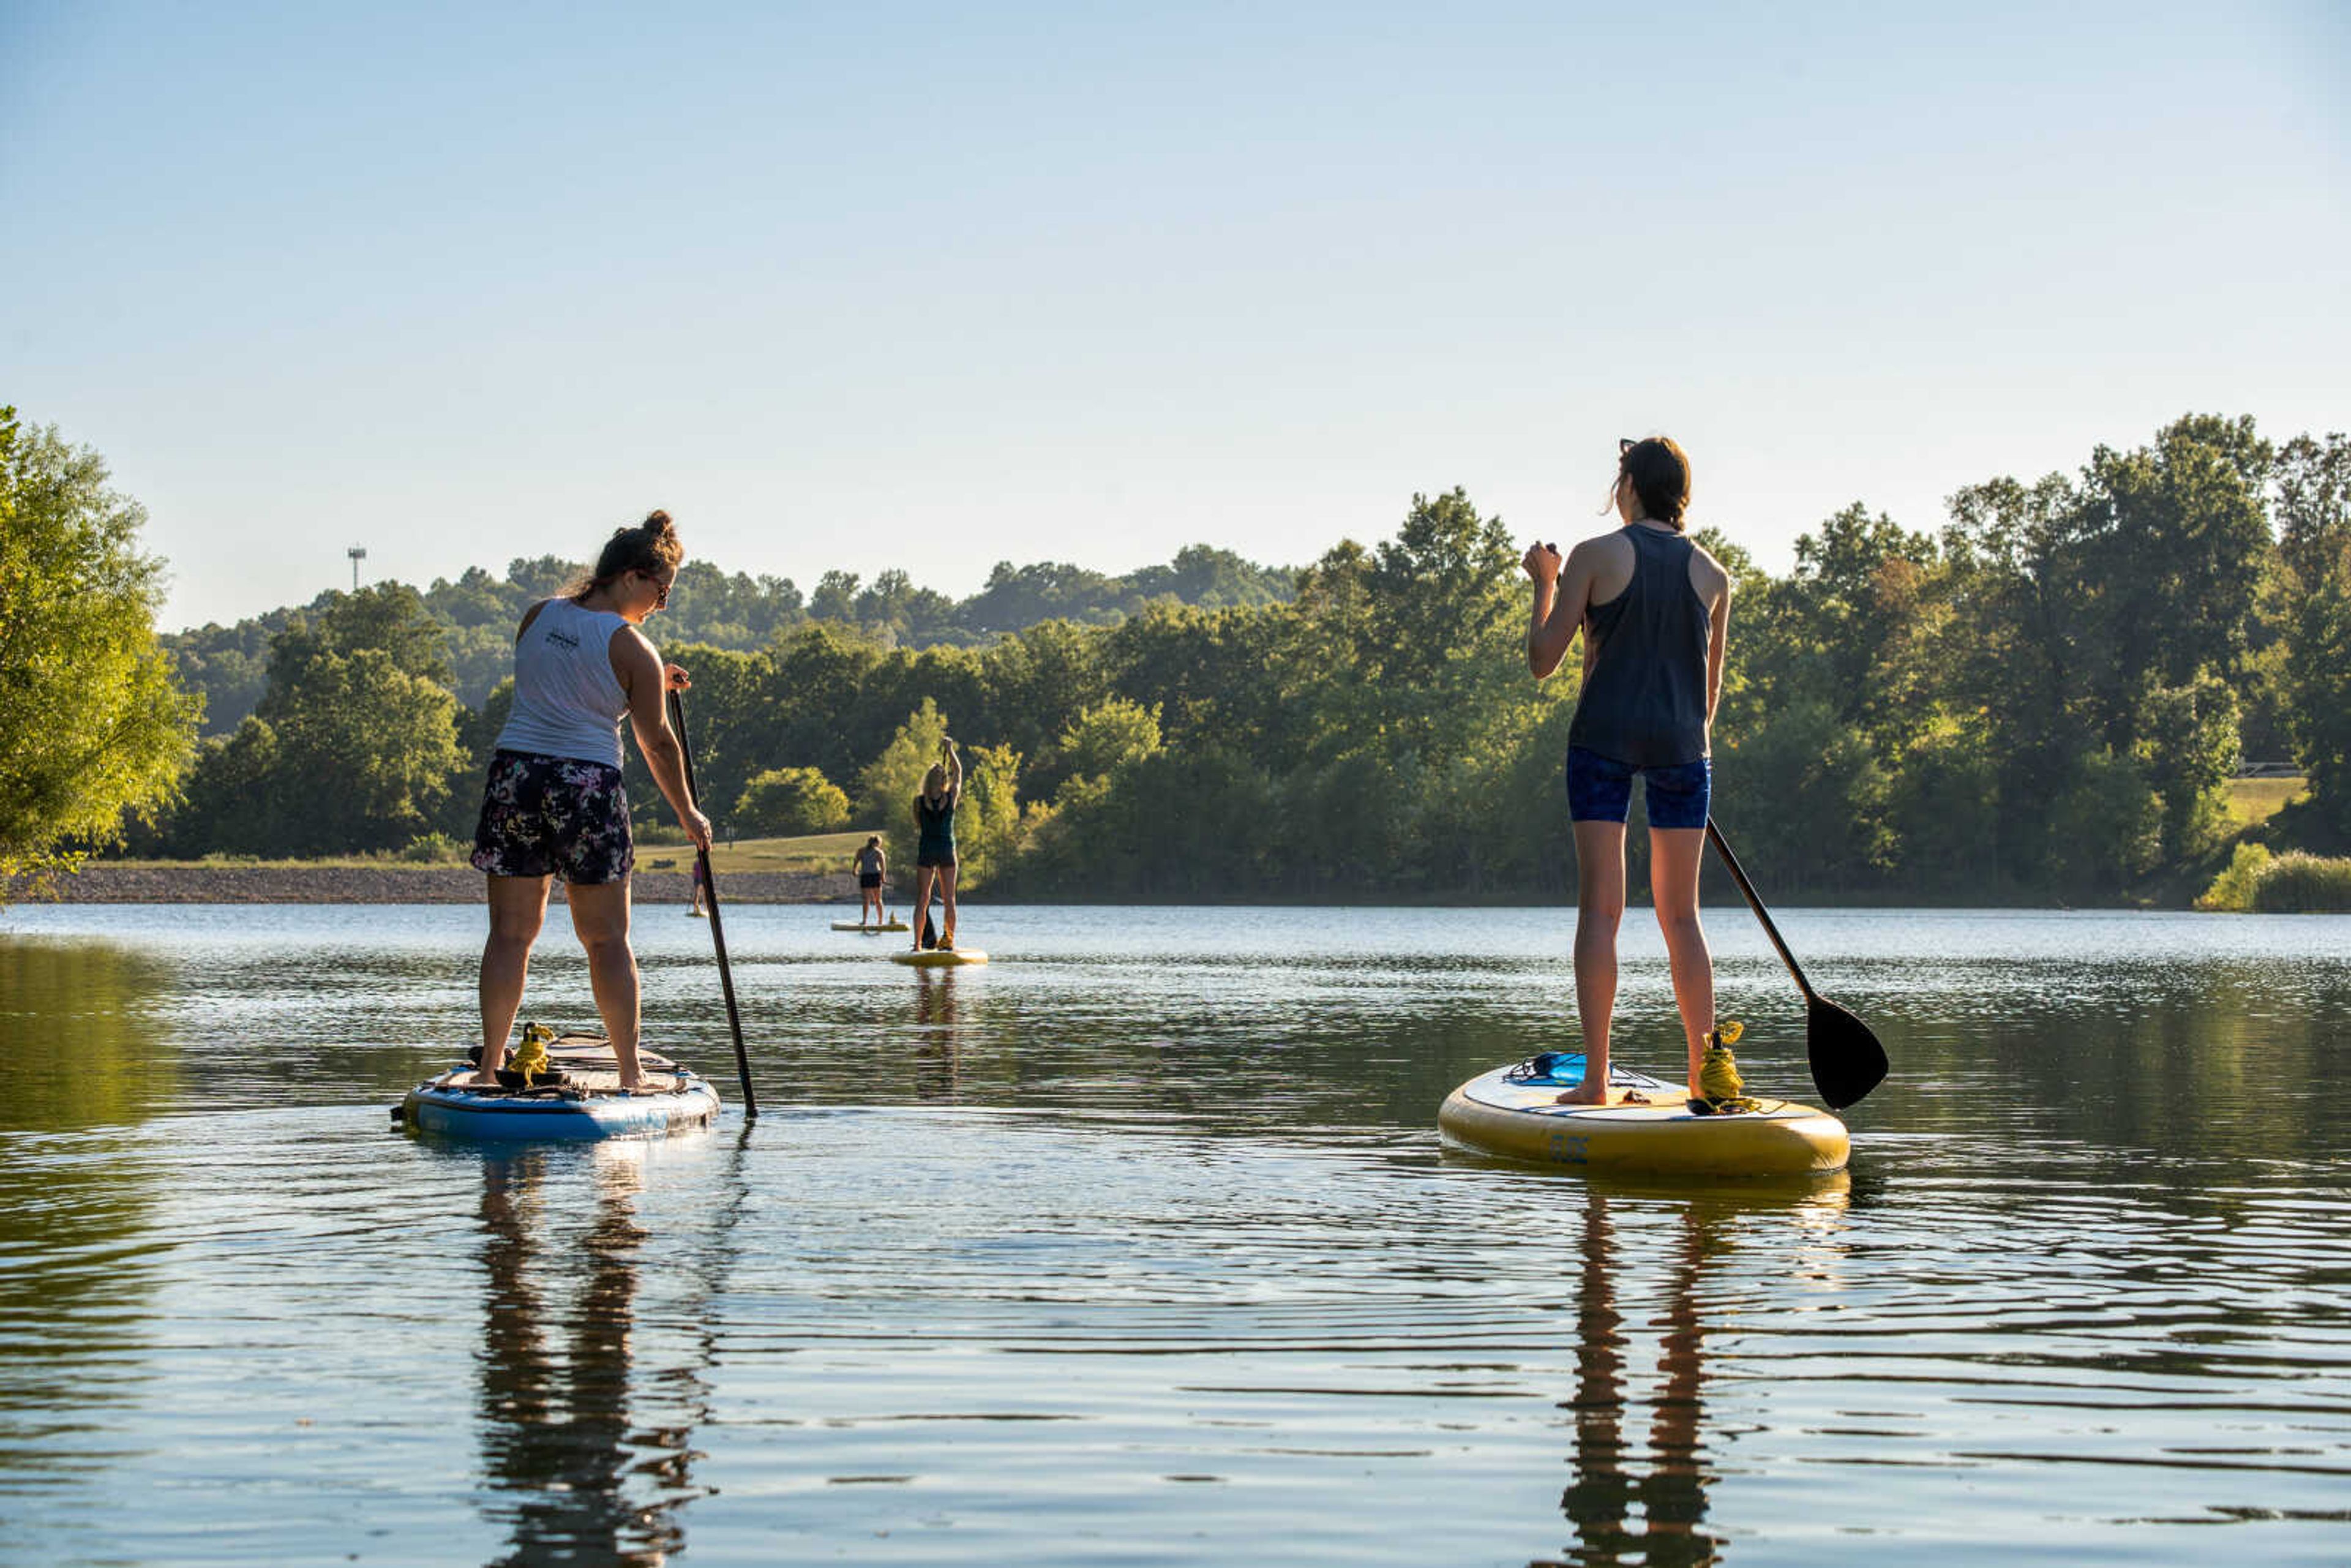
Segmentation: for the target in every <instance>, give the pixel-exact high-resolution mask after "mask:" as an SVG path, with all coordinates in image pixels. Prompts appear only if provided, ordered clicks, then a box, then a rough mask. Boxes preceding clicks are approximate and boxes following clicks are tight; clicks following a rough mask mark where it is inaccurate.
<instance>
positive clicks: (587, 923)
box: [564, 876, 645, 1089]
mask: <svg viewBox="0 0 2351 1568" xmlns="http://www.w3.org/2000/svg"><path fill="white" fill-rule="evenodd" d="M564 892H565V896H567V897H568V898H569V899H570V901H571V930H572V933H573V935H575V936H578V937H579V938H580V946H582V947H583V948H585V949H587V952H588V983H589V985H590V987H592V988H594V990H595V992H596V1011H597V1013H598V1014H599V1015H600V1016H601V1018H602V1019H603V1020H604V1038H605V1039H607V1040H611V1042H612V1054H613V1056H615V1057H616V1058H618V1059H619V1061H620V1064H621V1087H622V1088H623V1089H641V1088H643V1086H644V1082H645V1074H644V1069H643V1066H642V1065H641V1064H640V1063H639V1062H638V1061H637V1030H638V1029H639V1027H640V1021H641V1020H640V1010H639V1003H640V998H641V991H640V988H639V986H638V981H637V956H636V954H634V953H633V952H632V951H630V948H629V879H628V878H627V877H625V876H624V877H622V879H621V880H620V881H618V882H601V883H593V884H592V885H580V884H577V883H575V884H573V885H572V886H570V887H568V888H566V889H565V890H564Z"/></svg>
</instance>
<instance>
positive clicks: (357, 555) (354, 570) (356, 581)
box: [343, 545, 367, 593]
mask: <svg viewBox="0 0 2351 1568" xmlns="http://www.w3.org/2000/svg"><path fill="white" fill-rule="evenodd" d="M343 553H344V554H345V555H347V556H349V557H350V558H351V591H352V592H353V593H357V592H358V591H360V562H361V561H363V560H365V559H367V546H365V545H353V546H352V547H351V548H350V549H347V550H345V551H344V552H343Z"/></svg>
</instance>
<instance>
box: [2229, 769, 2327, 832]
mask: <svg viewBox="0 0 2351 1568" xmlns="http://www.w3.org/2000/svg"><path fill="white" fill-rule="evenodd" d="M2309 782H2310V781H2309V780H2308V779H2303V778H2300V777H2295V778H2291V779H2230V780H2229V815H2230V816H2231V817H2232V818H2234V819H2235V820H2236V823H2237V826H2238V827H2240V828H2251V827H2254V826H2256V825H2258V824H2260V823H2262V822H2266V821H2269V820H2270V819H2271V818H2272V817H2273V816H2275V815H2276V814H2277V811H2278V809H2279V808H2280V807H2282V806H2284V805H2285V804H2287V803H2288V802H2289V801H2291V800H2294V799H2295V797H2297V796H2299V795H2300V794H2301V793H2302V792H2303V790H2304V789H2305V788H2306V787H2307V786H2308V784H2309Z"/></svg>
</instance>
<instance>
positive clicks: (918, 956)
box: [890, 947, 987, 969]
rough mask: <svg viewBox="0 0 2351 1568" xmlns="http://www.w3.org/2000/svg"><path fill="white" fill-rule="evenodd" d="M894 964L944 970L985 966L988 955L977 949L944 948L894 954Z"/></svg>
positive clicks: (891, 958) (892, 956)
mask: <svg viewBox="0 0 2351 1568" xmlns="http://www.w3.org/2000/svg"><path fill="white" fill-rule="evenodd" d="M890 961H891V962H892V963H893V964H912V965H914V967H916V968H918V969H943V968H947V967H952V966H954V965H957V964H985V963H987V954H985V953H983V952H981V951H980V950H979V949H978V948H977V947H943V948H936V949H934V950H932V951H930V952H927V953H893V954H891V955H890Z"/></svg>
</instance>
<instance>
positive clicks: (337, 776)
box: [264, 648, 466, 854]
mask: <svg viewBox="0 0 2351 1568" xmlns="http://www.w3.org/2000/svg"><path fill="white" fill-rule="evenodd" d="M271 684H272V691H271V694H270V701H269V702H268V703H266V704H265V705H264V706H265V709H266V711H267V714H268V717H267V720H266V722H268V723H270V724H272V725H273V726H274V727H275V728H276V731H277V750H278V767H277V769H276V772H275V780H276V786H275V789H274V790H273V794H274V796H275V798H276V800H277V804H278V810H279V814H280V818H281V822H282V831H283V832H284V835H285V839H284V842H283V843H282V844H280V845H278V846H277V852H280V853H290V854H335V853H342V852H351V851H365V850H392V849H398V848H399V847H400V846H401V845H402V844H405V843H406V842H408V841H409V840H411V839H413V838H414V837H415V836H416V835H417V834H419V833H422V832H426V831H431V830H432V829H434V827H436V826H438V825H439V821H440V820H441V819H440V813H441V811H442V809H443V807H444V804H445V803H446V802H447V800H449V797H450V794H451V788H452V784H453V782H454V779H455V776H456V775H457V774H458V773H459V771H460V770H461V769H463V768H465V763H466V758H465V755H464V754H463V753H462V752H461V751H460V750H459V749H458V747H457V726H456V712H457V700H456V698H455V697H453V696H452V695H449V691H448V689H447V688H446V687H444V686H443V685H441V684H440V683H439V682H437V681H435V680H433V679H432V678H430V677H429V676H425V675H421V674H411V673H410V672H408V671H406V670H403V669H402V668H401V667H400V665H399V664H398V662H397V661H396V659H395V658H394V656H393V655H392V653H388V652H386V651H385V650H383V649H381V648H356V649H353V650H352V651H351V652H350V653H347V654H346V653H317V654H312V655H308V656H307V657H306V658H305V661H304V663H303V664H302V666H301V669H300V672H299V674H298V677H297V678H295V679H294V680H291V681H289V682H288V683H287V684H286V685H284V686H283V687H282V688H281V687H279V686H278V685H277V677H276V675H275V674H274V673H273V674H272V677H271Z"/></svg>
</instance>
